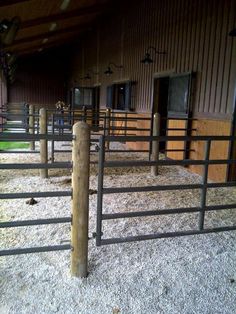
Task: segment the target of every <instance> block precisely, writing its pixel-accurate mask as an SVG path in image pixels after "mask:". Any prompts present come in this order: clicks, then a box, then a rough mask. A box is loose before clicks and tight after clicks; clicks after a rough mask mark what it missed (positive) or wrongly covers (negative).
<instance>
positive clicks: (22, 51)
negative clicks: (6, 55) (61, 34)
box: [14, 36, 78, 56]
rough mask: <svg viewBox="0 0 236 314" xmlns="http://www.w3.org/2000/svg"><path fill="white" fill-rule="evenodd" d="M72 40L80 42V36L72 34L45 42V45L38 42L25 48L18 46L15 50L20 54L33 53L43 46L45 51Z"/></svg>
mask: <svg viewBox="0 0 236 314" xmlns="http://www.w3.org/2000/svg"><path fill="white" fill-rule="evenodd" d="M72 42H74V43H75V42H78V38H75V36H70V37H68V38H64V39H60V38H59V39H57V40H54V41H53V42H50V43H48V44H44V45H43V46H42V44H41V43H38V44H36V45H33V46H32V45H31V46H29V47H28V48H23V49H21V48H18V49H16V50H14V52H15V53H16V54H17V55H19V56H20V55H24V54H32V53H34V52H36V51H37V50H38V49H40V48H43V51H45V50H47V49H50V48H53V47H57V46H63V45H64V44H69V43H72Z"/></svg>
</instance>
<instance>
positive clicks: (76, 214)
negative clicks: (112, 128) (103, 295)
mask: <svg viewBox="0 0 236 314" xmlns="http://www.w3.org/2000/svg"><path fill="white" fill-rule="evenodd" d="M73 136H74V140H73V146H72V162H73V172H72V191H73V192H72V193H73V194H72V228H71V245H72V253H71V274H72V276H75V277H81V278H82V277H86V276H87V275H88V216H89V163H90V162H89V158H90V156H89V153H90V128H89V126H88V124H87V123H85V122H84V121H81V122H77V123H76V124H74V126H73Z"/></svg>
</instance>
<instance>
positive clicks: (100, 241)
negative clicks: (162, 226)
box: [96, 136, 236, 246]
mask: <svg viewBox="0 0 236 314" xmlns="http://www.w3.org/2000/svg"><path fill="white" fill-rule="evenodd" d="M232 140H233V141H235V140H236V137H233V136H160V137H157V136H156V137H155V136H152V137H150V136H101V137H100V140H99V164H98V167H99V168H98V197H97V227H96V245H97V246H100V245H107V244H113V243H122V242H132V241H141V240H149V239H157V238H170V237H177V236H186V235H195V234H204V233H213V232H221V231H231V230H236V225H234V226H224V227H217V228H210V229H209V228H205V227H204V218H205V213H206V212H208V211H217V210H224V209H236V203H234V204H230V205H226V204H221V205H211V206H208V205H207V204H206V196H207V190H208V189H211V188H219V187H222V188H225V187H234V186H236V182H223V183H210V182H208V168H209V166H210V165H224V164H225V165H231V164H234V163H236V160H230V159H211V158H210V150H211V143H212V141H214V142H215V141H216V142H219V141H228V142H229V141H232ZM162 141H163V142H166V141H185V142H188V143H191V142H192V141H201V142H204V143H205V152H204V158H203V159H201V160H191V159H185V160H155V161H149V160H133V161H107V160H106V158H105V157H106V155H105V153H106V150H105V143H106V142H156V143H159V142H162ZM157 165H160V166H177V165H180V166H189V165H201V166H202V167H203V175H202V182H201V183H197V184H184V185H157V186H143V187H139V186H137V187H112V188H104V187H103V183H104V169H105V168H107V167H108V168H113V167H143V166H157ZM191 189H192V190H195V189H200V191H201V194H200V206H198V207H184V208H171V209H164V210H152V211H150V210H149V211H147V210H143V211H138V212H137V211H135V212H125V213H119V212H118V213H112V214H110V213H108V214H104V213H103V195H104V194H113V193H114V194H116V193H132V192H149V191H173V190H191ZM183 213H199V222H198V228H197V229H196V230H185V231H175V232H164V233H158V232H157V233H154V234H144V235H138V236H127V237H119V238H103V232H102V222H103V221H104V220H112V219H120V218H134V217H144V216H157V215H160V216H161V215H172V214H183Z"/></svg>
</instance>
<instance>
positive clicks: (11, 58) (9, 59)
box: [6, 52, 16, 66]
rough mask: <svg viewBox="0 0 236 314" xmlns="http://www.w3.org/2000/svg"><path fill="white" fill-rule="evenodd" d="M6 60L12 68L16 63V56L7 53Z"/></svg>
mask: <svg viewBox="0 0 236 314" xmlns="http://www.w3.org/2000/svg"><path fill="white" fill-rule="evenodd" d="M6 59H7V64H8V65H9V66H11V65H12V64H13V63H15V62H16V56H15V55H13V54H12V53H10V52H7V53H6Z"/></svg>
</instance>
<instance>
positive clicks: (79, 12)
mask: <svg viewBox="0 0 236 314" xmlns="http://www.w3.org/2000/svg"><path fill="white" fill-rule="evenodd" d="M106 7H107V6H104V5H93V6H90V7H86V8H80V9H76V10H72V11H66V12H62V13H57V14H52V15H48V16H43V17H39V18H36V19H32V20H26V21H24V22H22V23H21V25H20V29H22V28H28V27H32V26H37V25H40V24H46V23H51V22H58V21H61V20H65V19H69V18H73V17H81V16H84V15H87V14H95V13H100V12H101V11H102V10H103V9H104V8H106Z"/></svg>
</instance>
